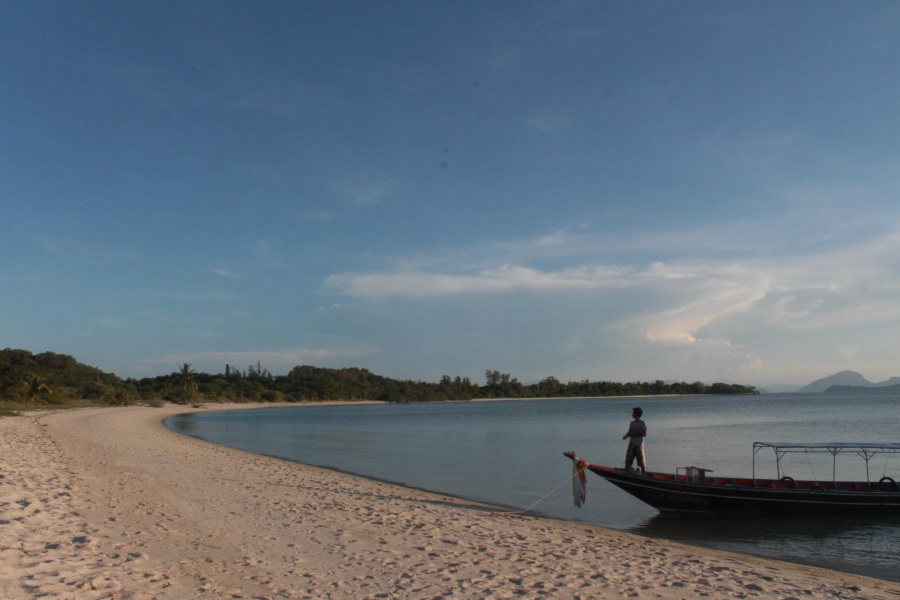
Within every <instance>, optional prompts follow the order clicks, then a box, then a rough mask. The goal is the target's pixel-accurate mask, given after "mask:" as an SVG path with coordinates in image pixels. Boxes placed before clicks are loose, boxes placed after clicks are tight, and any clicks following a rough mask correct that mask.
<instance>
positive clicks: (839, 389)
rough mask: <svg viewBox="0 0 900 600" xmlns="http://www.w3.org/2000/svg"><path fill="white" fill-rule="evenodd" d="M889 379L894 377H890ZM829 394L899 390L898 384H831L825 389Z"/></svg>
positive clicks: (893, 391) (879, 392) (874, 392)
mask: <svg viewBox="0 0 900 600" xmlns="http://www.w3.org/2000/svg"><path fill="white" fill-rule="evenodd" d="M891 379H896V377H892V378H891ZM825 391H826V392H827V393H829V394H833V393H838V394H884V393H894V394H896V393H897V392H900V384H897V385H833V386H831V387H830V388H828V389H827V390H825Z"/></svg>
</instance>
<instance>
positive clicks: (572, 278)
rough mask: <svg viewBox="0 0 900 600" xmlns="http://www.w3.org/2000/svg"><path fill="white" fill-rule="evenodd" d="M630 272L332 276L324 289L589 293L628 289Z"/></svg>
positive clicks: (504, 270)
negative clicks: (601, 290) (591, 291)
mask: <svg viewBox="0 0 900 600" xmlns="http://www.w3.org/2000/svg"><path fill="white" fill-rule="evenodd" d="M629 275H630V271H629V270H628V269H622V268H618V267H605V266H591V267H577V268H572V269H563V270H560V271H558V272H555V273H554V272H546V271H539V270H537V269H532V268H530V267H524V266H519V265H502V266H499V267H496V268H493V269H483V270H481V271H479V272H477V273H474V274H472V275H450V274H439V273H427V272H423V271H410V272H399V273H372V274H355V273H348V274H344V275H332V276H330V277H328V278H327V279H326V280H325V287H326V289H330V290H333V291H337V292H339V293H344V294H347V295H350V296H356V297H385V296H410V297H418V298H421V297H428V296H450V295H458V294H480V293H498V292H514V291H561V290H591V289H600V288H604V287H605V288H609V287H622V286H625V285H629V282H628V276H629Z"/></svg>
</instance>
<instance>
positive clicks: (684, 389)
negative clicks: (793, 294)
mask: <svg viewBox="0 0 900 600" xmlns="http://www.w3.org/2000/svg"><path fill="white" fill-rule="evenodd" d="M755 393H758V392H757V390H756V389H755V388H752V387H748V386H742V385H733V384H725V383H714V384H712V385H706V384H703V383H700V382H696V383H690V384H688V383H664V382H662V381H654V382H652V383H646V382H633V383H615V382H610V381H597V382H590V381H587V380H584V381H577V382H569V383H562V382H561V381H559V380H557V379H556V378H555V377H547V378H545V379H543V380H541V381H540V382H539V383H535V384H531V385H524V384H522V383H520V382H519V381H518V380H516V379H515V378H514V377H511V376H510V375H509V374H508V373H500V372H499V371H496V370H488V371H486V372H485V384H484V385H478V384H476V383H473V382H472V381H471V380H470V379H469V378H468V377H462V378H461V377H456V378H451V377H450V376H449V375H444V376H443V377H442V378H441V380H440V381H439V382H438V383H428V382H423V381H400V380H396V379H389V378H387V377H382V376H380V375H375V374H374V373H371V372H369V371H368V370H366V369H358V368H348V369H324V368H319V367H311V366H298V367H294V368H293V369H291V371H290V372H289V373H288V374H287V375H273V374H272V373H270V372H269V371H268V370H267V369H264V368H263V366H262V365H261V364H257V365H256V366H250V367H248V368H247V369H246V370H239V369H234V368H232V367H231V365H226V366H225V372H224V373H220V374H213V375H210V374H207V373H198V372H196V371H194V369H192V368H191V365H190V364H187V363H185V364H183V365H181V367H180V368H179V369H178V370H177V371H174V372H172V373H170V374H168V375H160V376H158V377H152V378H145V379H140V380H137V379H131V378H129V379H124V380H123V379H120V378H119V377H117V376H116V375H113V374H111V373H104V372H103V371H101V370H100V369H97V368H94V367H89V366H87V365H83V364H81V363H79V362H78V361H76V360H75V359H74V358H72V357H71V356H67V355H64V354H54V353H53V352H44V353H41V354H32V353H31V352H29V351H27V350H12V349H9V348H7V349H6V350H2V351H0V400H2V401H4V402H7V403H17V404H69V403H71V402H73V401H82V400H88V401H90V402H93V403H96V404H109V405H124V404H131V403H135V402H151V401H155V400H167V401H170V402H178V403H190V402H236V401H251V402H305V401H314V400H381V401H385V402H428V401H434V400H471V399H472V398H544V397H549V398H553V397H577V396H581V397H596V396H633V395H661V394H755Z"/></svg>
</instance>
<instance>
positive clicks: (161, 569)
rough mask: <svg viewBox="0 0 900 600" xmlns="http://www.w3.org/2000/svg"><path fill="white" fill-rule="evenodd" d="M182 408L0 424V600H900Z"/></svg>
mask: <svg viewBox="0 0 900 600" xmlns="http://www.w3.org/2000/svg"><path fill="white" fill-rule="evenodd" d="M254 406H256V405H254ZM245 407H247V406H240V405H233V406H225V407H223V408H227V409H235V408H245ZM216 408H218V406H216ZM190 410H191V409H189V408H185V407H183V406H168V407H164V408H149V407H128V408H109V409H82V410H73V411H60V412H44V413H37V414H31V415H27V416H21V417H7V418H0V598H4V599H7V598H8V599H16V598H75V599H82V598H89V599H92V598H140V599H151V598H161V599H162V598H179V599H180V598H316V599H320V598H354V599H355V598H585V599H586V598H667V599H674V598H696V597H706V598H783V599H786V598H798V599H799V598H859V599H869V600H872V599H894V600H897V599H898V598H900V584H897V583H893V582H887V581H881V580H876V579H870V578H866V577H860V576H855V575H848V574H843V573H839V572H834V571H829V570H824V569H818V568H812V567H805V566H798V565H793V564H788V563H782V562H777V561H772V560H766V559H760V558H755V557H750V556H745V555H739V554H730V553H726V552H717V551H712V550H708V549H701V548H694V547H690V546H685V545H682V544H678V543H674V542H668V541H662V540H655V539H646V538H642V537H639V536H635V535H631V534H628V533H623V532H617V531H610V530H605V529H602V528H599V527H594V526H589V525H584V524H579V523H570V522H563V521H554V520H549V519H540V518H533V517H525V518H521V517H511V516H506V515H500V514H497V513H495V512H494V511H493V510H492V509H491V508H490V507H486V506H482V505H478V504H474V503H472V502H467V501H463V500H457V499H454V498H450V497H446V496H442V495H436V494H430V493H425V492H420V491H417V490H411V489H407V488H403V487H397V486H393V485H389V484H384V483H380V482H376V481H370V480H366V479H361V478H357V477H353V476H349V475H344V474H340V473H336V472H332V471H327V470H323V469H318V468H313V467H308V466H304V465H298V464H294V463H290V462H286V461H281V460H277V459H272V458H267V457H263V456H257V455H253V454H248V453H245V452H241V451H238V450H232V449H229V448H224V447H221V446H217V445H214V444H210V443H206V442H203V441H200V440H196V439H193V438H189V437H185V436H180V435H178V434H175V433H172V432H170V431H168V430H167V429H165V428H164V427H163V426H162V425H161V423H160V421H161V419H163V418H164V417H166V416H168V415H172V414H176V413H179V412H189V411H190Z"/></svg>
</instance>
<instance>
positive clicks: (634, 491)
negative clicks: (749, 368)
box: [563, 442, 900, 514]
mask: <svg viewBox="0 0 900 600" xmlns="http://www.w3.org/2000/svg"><path fill="white" fill-rule="evenodd" d="M763 449H770V450H774V452H775V465H776V473H777V476H776V477H775V478H772V479H764V478H757V477H756V463H757V453H759V452H760V451H761V450H763ZM789 453H818V454H822V453H830V454H831V456H832V472H831V479H830V480H828V481H822V480H801V479H793V478H791V477H788V476H785V475H783V470H782V462H781V461H782V458H783V457H784V456H785V455H786V454H789ZM845 453H846V454H850V453H853V454H856V455H857V456H859V457H860V458H862V459H863V460H864V461H865V465H866V481H839V480H838V479H837V477H836V473H837V458H838V456H840V455H842V454H845ZM563 454H564V455H565V456H567V457H568V458H570V459H572V461H574V462H575V468H576V470H577V471H578V472H579V473H580V472H583V471H584V470H588V471H591V472H593V473H596V474H597V475H599V476H600V477H603V478H604V479H606V480H607V481H609V482H610V483H612V484H613V485H615V486H618V487H619V488H621V489H623V490H624V491H626V492H628V493H629V494H631V495H632V496H634V497H635V498H638V499H639V500H642V501H643V502H646V503H647V504H649V505H650V506H652V507H653V508H655V509H657V510H660V511H701V512H732V513H735V512H741V513H764V514H782V513H784V514H788V513H791V514H796V513H811V512H841V513H847V514H865V513H886V512H887V513H890V512H894V513H896V514H900V486H898V484H897V482H896V481H895V480H894V479H893V478H891V477H888V476H886V475H885V476H883V477H881V478H880V479H878V480H877V481H872V480H870V476H869V461H870V460H871V459H872V458H873V457H874V456H877V455H883V454H900V444H864V443H823V444H794V443H780V444H774V443H769V442H754V443H753V472H752V474H751V476H750V477H743V478H736V477H717V476H716V477H714V476H712V475H711V474H712V473H713V471H711V470H710V469H703V468H699V467H694V466H691V467H679V468H677V469H676V470H675V473H654V472H646V473H644V472H642V471H634V470H629V469H622V468H616V467H605V466H602V465H595V464H592V463H589V462H587V461H584V460H583V459H579V458H578V457H577V456H576V455H575V453H574V452H572V451H569V452H565V453H563ZM871 479H874V477H873V478H871Z"/></svg>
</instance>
